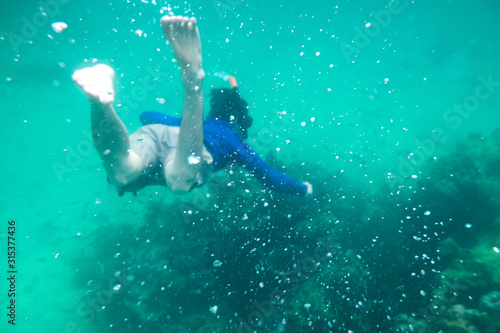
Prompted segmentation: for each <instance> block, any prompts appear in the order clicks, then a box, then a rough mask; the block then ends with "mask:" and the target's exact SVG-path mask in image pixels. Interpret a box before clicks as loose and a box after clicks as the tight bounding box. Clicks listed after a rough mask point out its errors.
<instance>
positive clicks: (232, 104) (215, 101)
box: [208, 88, 253, 139]
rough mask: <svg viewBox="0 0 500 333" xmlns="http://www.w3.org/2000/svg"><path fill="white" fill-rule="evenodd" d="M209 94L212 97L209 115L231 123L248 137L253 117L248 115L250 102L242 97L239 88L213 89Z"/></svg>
mask: <svg viewBox="0 0 500 333" xmlns="http://www.w3.org/2000/svg"><path fill="white" fill-rule="evenodd" d="M209 96H211V97H212V98H211V99H210V112H209V114H208V115H209V116H210V117H214V118H217V119H220V120H223V121H226V122H228V123H230V124H231V125H233V127H234V129H235V130H236V131H237V132H238V133H240V135H241V137H242V138H243V139H246V138H247V137H248V133H247V129H248V128H249V127H250V126H252V121H253V119H252V117H251V116H249V115H248V104H247V102H245V100H244V99H243V98H241V96H240V93H239V92H238V89H237V88H236V89H224V88H223V89H212V91H211V92H210V94H209Z"/></svg>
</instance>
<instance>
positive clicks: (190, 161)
mask: <svg viewBox="0 0 500 333" xmlns="http://www.w3.org/2000/svg"><path fill="white" fill-rule="evenodd" d="M161 26H162V28H163V31H164V32H165V36H166V37H167V40H168V42H169V44H170V45H171V46H172V49H173V51H174V54H175V57H176V59H177V62H178V64H179V66H180V68H181V70H182V83H183V85H184V107H183V110H182V121H181V127H180V132H179V141H178V144H177V149H176V152H175V156H174V159H173V161H171V162H170V163H168V165H167V166H166V167H165V172H166V174H165V176H166V179H167V184H168V185H169V186H170V188H171V189H172V190H174V191H179V192H186V191H189V190H190V189H192V188H193V186H195V185H196V177H197V175H198V172H199V171H200V168H201V166H202V162H203V161H202V160H201V159H202V153H203V92H202V86H201V85H202V81H203V79H204V77H205V72H204V71H203V68H202V57H201V41H200V33H199V31H198V27H197V25H196V19H195V18H187V17H181V16H164V17H163V18H162V19H161Z"/></svg>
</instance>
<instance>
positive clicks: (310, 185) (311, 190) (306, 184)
mask: <svg viewBox="0 0 500 333" xmlns="http://www.w3.org/2000/svg"><path fill="white" fill-rule="evenodd" d="M302 184H304V185H305V186H307V192H306V195H311V194H312V193H313V186H312V184H311V183H309V182H303V183H302Z"/></svg>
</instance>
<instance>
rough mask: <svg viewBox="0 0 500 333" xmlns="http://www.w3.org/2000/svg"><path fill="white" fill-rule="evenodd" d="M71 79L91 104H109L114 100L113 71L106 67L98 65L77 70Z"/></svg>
mask: <svg viewBox="0 0 500 333" xmlns="http://www.w3.org/2000/svg"><path fill="white" fill-rule="evenodd" d="M72 78H73V81H75V82H76V84H78V85H79V86H80V88H82V89H83V90H84V91H85V93H86V94H87V97H88V99H89V100H90V101H91V102H97V101H99V102H101V103H102V104H109V103H112V102H113V101H114V100H115V90H114V89H113V80H114V78H115V71H113V69H112V68H111V67H109V66H108V65H103V64H99V65H95V66H93V67H88V68H84V69H80V70H77V71H76V72H75V73H74V74H73V77H72Z"/></svg>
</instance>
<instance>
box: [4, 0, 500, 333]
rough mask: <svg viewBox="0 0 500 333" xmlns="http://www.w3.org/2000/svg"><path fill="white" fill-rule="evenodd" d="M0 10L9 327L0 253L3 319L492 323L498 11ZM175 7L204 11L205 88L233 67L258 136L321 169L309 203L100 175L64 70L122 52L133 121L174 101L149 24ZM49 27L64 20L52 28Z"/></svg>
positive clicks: (42, 5)
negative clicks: (12, 230)
mask: <svg viewBox="0 0 500 333" xmlns="http://www.w3.org/2000/svg"><path fill="white" fill-rule="evenodd" d="M0 9H1V10H0V17H1V19H0V59H1V61H0V73H1V75H0V96H1V100H2V102H1V104H0V112H1V114H2V119H3V125H2V130H3V137H4V142H6V143H7V144H6V145H4V148H3V149H4V154H3V156H4V157H3V163H2V164H1V165H0V171H1V172H0V175H1V176H0V177H1V178H0V179H1V187H2V191H1V192H0V209H1V218H2V226H1V227H0V228H1V229H0V240H1V243H2V248H3V249H2V251H3V253H6V249H5V248H6V246H7V245H6V243H7V231H8V229H7V227H8V224H7V221H8V220H15V221H16V254H17V258H16V264H17V271H18V273H17V280H16V291H17V292H16V297H15V300H16V304H17V308H16V325H15V327H13V326H12V325H10V324H8V323H7V320H8V317H7V316H6V315H5V314H4V313H7V311H8V310H7V309H6V307H7V306H8V304H9V303H8V302H10V299H11V298H9V297H8V296H7V291H8V289H9V286H8V285H7V283H6V282H5V281H6V279H5V278H4V276H7V266H6V262H7V255H6V254H2V258H5V259H2V265H1V266H2V278H1V280H2V281H3V282H2V284H0V286H1V288H2V290H0V304H1V308H2V309H3V310H2V317H1V318H2V321H1V322H0V327H2V331H4V330H3V327H6V329H7V330H8V331H9V332H11V331H12V332H32V331H37V332H78V331H81V332H105V331H106V332H107V331H111V332H237V331H239V332H250V331H252V330H255V331H258V332H309V331H316V332H318V331H319V332H328V331H332V332H348V331H352V332H390V331H394V332H396V331H398V332H405V331H408V332H410V331H412V327H413V331H418V332H437V331H439V330H443V331H444V332H447V331H451V329H452V328H450V327H454V326H453V325H455V326H460V325H464V322H465V323H467V325H468V324H470V325H473V326H474V327H475V329H476V330H478V331H479V332H489V331H491V332H495V331H499V330H498V326H495V325H497V324H498V323H497V322H496V319H495V318H498V316H497V315H496V314H495V313H494V312H493V314H491V313H492V312H491V311H493V310H491V309H490V308H488V306H485V305H484V301H483V302H481V298H482V297H483V296H484V295H487V294H489V293H490V292H493V291H496V290H500V271H499V270H498V269H497V267H498V260H499V257H498V256H499V255H500V254H497V252H496V250H495V249H497V246H498V247H500V238H499V237H498V231H499V230H500V222H499V221H500V218H499V216H500V199H499V196H498V189H499V188H500V178H499V177H500V174H499V173H498V171H496V168H497V167H498V162H499V161H498V156H500V155H499V153H500V147H499V142H500V140H498V134H495V133H494V131H495V129H497V128H498V127H499V124H500V114H499V113H498V112H497V111H498V105H499V104H500V83H498V82H500V67H499V65H498V54H499V51H500V50H499V48H500V33H499V30H498V20H499V13H500V5H498V4H496V3H495V2H492V1H486V0H482V1H477V2H475V3H471V2H466V1H433V2H431V1H403V0H401V1H399V2H389V1H338V2H333V1H316V2H311V3H304V2H298V1H286V2H284V1H283V2H281V3H280V2H277V1H275V2H274V1H237V0H227V1H192V2H189V3H188V2H168V3H167V2H164V1H157V2H154V1H143V2H140V1H113V2H103V1H87V2H85V3H83V2H78V1H71V0H68V1H63V0H59V1H57V0H54V1H52V2H50V1H48V2H44V1H42V2H38V1H24V2H23V3H22V4H19V3H15V2H9V3H5V2H4V3H2V4H0ZM169 12H173V13H174V14H175V15H189V16H195V17H197V18H198V24H199V28H200V32H201V38H202V45H203V57H204V63H203V66H204V69H205V71H206V73H207V77H206V79H205V82H204V89H205V92H208V91H209V89H210V88H212V87H229V83H228V82H227V81H225V80H224V79H223V78H224V76H225V75H234V76H235V77H236V78H237V79H238V81H239V83H240V85H239V87H240V91H241V93H242V94H243V96H244V98H245V99H246V100H247V101H248V102H249V104H250V110H251V114H252V116H253V118H254V125H253V126H252V128H250V130H249V134H250V135H249V140H248V141H249V143H250V144H251V145H252V146H253V147H254V148H255V149H256V150H257V152H259V154H261V155H262V156H263V157H265V158H266V159H267V160H268V161H269V162H270V163H272V164H273V165H274V166H276V167H277V168H280V169H281V168H284V169H283V171H286V172H287V173H288V174H290V175H291V176H293V177H295V178H296V179H298V180H300V181H310V182H311V183H312V184H313V185H314V191H315V193H314V196H313V197H311V198H306V199H297V198H291V197H286V196H283V195H279V194H276V193H270V192H269V191H266V190H265V189H264V188H263V187H262V185H260V183H258V182H257V181H255V179H253V178H252V176H251V175H248V174H246V173H245V172H244V171H243V170H242V169H238V168H234V169H233V170H232V171H231V172H230V170H226V171H221V172H220V173H218V174H216V176H215V177H214V179H213V181H212V183H211V184H210V185H209V186H207V187H205V188H204V189H199V190H197V191H195V192H194V193H191V194H189V195H187V196H182V197H176V196H174V195H172V194H171V193H169V192H168V191H167V190H166V189H165V188H161V187H151V188H147V189H145V190H143V191H141V192H140V193H139V194H138V195H137V196H133V195H131V194H127V195H125V196H124V197H118V196H117V194H116V191H115V189H113V188H112V187H111V186H110V185H109V184H107V182H106V175H105V172H104V170H103V169H102V166H101V163H100V160H99V157H98V155H97V154H96V152H95V151H94V150H93V147H92V146H91V143H90V141H89V136H88V134H89V120H90V117H89V114H90V112H89V106H88V103H87V101H86V98H85V96H84V94H83V93H81V92H80V91H79V89H78V88H77V87H76V85H75V84H74V83H73V82H72V81H71V75H72V73H73V72H74V71H75V70H76V69H79V68H82V67H84V66H86V65H90V64H91V63H93V62H100V63H106V64H109V65H111V66H112V67H113V68H114V69H115V70H116V72H117V84H118V86H117V87H118V89H117V101H116V105H117V110H118V112H119V115H120V116H121V118H122V119H123V120H124V122H125V123H126V125H127V127H128V129H129V130H130V131H131V132H132V131H133V130H135V129H137V128H139V127H140V122H139V119H138V116H139V114H140V113H141V112H142V111H144V110H158V111H163V112H166V113H169V114H171V115H179V114H180V113H179V112H180V111H181V109H182V86H181V83H180V75H179V74H180V73H179V71H178V70H177V66H176V64H175V63H174V62H173V61H172V59H173V54H172V52H171V50H170V48H169V46H167V45H166V43H165V39H164V37H163V33H162V31H161V28H160V26H159V21H160V18H161V17H162V15H165V14H167V13H169ZM43 13H45V14H43ZM57 21H63V22H65V23H66V24H67V25H68V28H67V29H66V30H65V31H63V32H62V33H56V32H54V30H52V28H51V23H53V22H57ZM139 30H140V31H142V33H141V32H140V31H139ZM151 73H155V76H156V78H157V82H158V86H157V87H155V89H148V88H147V85H145V82H147V80H149V79H150V78H151V75H152V74H151ZM206 102H208V99H206ZM240 171H241V172H240ZM228 184H231V186H228ZM4 244H5V245H4ZM450 281H451V282H450ZM449 294H453V297H451V296H450V295H449ZM436 307H437V308H436ZM461 307H463V309H462V308H461ZM490 310H491V311H490ZM457 318H458V319H457ZM471 318H472V319H471ZM481 323H482V324H481ZM447 325H448V326H447Z"/></svg>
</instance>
